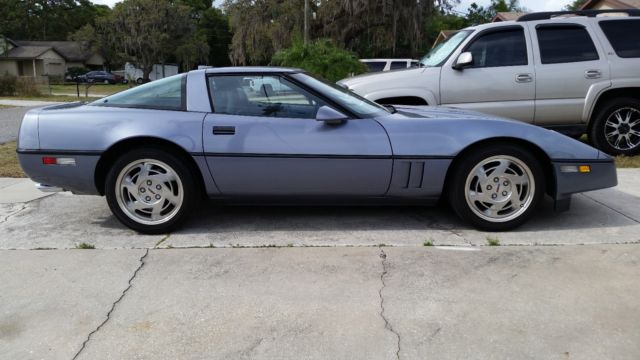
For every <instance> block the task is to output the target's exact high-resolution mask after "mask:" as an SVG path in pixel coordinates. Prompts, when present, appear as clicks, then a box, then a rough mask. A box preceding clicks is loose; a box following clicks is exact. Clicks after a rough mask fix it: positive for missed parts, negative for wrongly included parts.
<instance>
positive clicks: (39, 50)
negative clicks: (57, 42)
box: [3, 46, 57, 60]
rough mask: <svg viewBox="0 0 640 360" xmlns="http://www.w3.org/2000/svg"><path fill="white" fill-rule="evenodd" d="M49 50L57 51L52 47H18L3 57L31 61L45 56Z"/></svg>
mask: <svg viewBox="0 0 640 360" xmlns="http://www.w3.org/2000/svg"><path fill="white" fill-rule="evenodd" d="M49 50H53V51H55V49H53V48H52V47H50V46H18V47H14V48H12V49H11V50H9V51H7V53H6V54H4V55H3V57H4V58H9V59H18V60H31V59H35V58H37V57H38V56H40V55H42V54H44V53H45V52H47V51H49ZM56 52H57V51H56Z"/></svg>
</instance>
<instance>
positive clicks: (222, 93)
mask: <svg viewBox="0 0 640 360" xmlns="http://www.w3.org/2000/svg"><path fill="white" fill-rule="evenodd" d="M208 81H209V96H210V97H211V102H212V103H213V110H214V112H215V113H216V114H228V115H244V116H266V117H284V118H302V119H315V117H316V113H317V112H318V108H320V107H321V106H323V105H325V103H324V102H323V101H322V100H320V99H319V98H317V97H316V96H314V95H312V94H310V93H308V92H307V91H305V90H304V89H302V88H300V87H299V86H297V85H296V84H294V83H292V82H291V81H289V80H287V79H286V78H283V77H281V76H277V75H250V76H245V75H242V76H239V75H220V76H210V77H209V79H208Z"/></svg>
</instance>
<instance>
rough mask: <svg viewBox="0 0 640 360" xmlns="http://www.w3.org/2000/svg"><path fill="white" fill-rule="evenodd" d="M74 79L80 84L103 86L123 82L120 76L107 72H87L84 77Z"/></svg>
mask: <svg viewBox="0 0 640 360" xmlns="http://www.w3.org/2000/svg"><path fill="white" fill-rule="evenodd" d="M76 79H77V80H79V81H80V82H87V83H104V84H119V83H122V82H123V80H124V78H123V77H122V76H120V75H115V74H112V73H110V72H108V71H89V72H88V73H86V74H84V75H80V76H78V77H77V78H76Z"/></svg>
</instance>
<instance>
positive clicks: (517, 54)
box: [465, 28, 528, 68]
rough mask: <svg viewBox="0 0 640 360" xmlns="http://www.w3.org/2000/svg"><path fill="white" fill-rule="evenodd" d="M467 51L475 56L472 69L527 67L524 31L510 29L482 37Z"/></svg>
mask: <svg viewBox="0 0 640 360" xmlns="http://www.w3.org/2000/svg"><path fill="white" fill-rule="evenodd" d="M465 51H468V52H471V53H472V54H473V66H471V67H472V68H483V67H498V66H519V65H527V64H528V60H527V40H526V39H525V37H524V29H522V28H519V29H513V28H512V29H508V30H501V31H496V32H490V33H488V34H484V35H480V36H479V37H478V38H476V39H475V40H473V42H472V43H471V45H469V46H468V47H467V49H466V50H465Z"/></svg>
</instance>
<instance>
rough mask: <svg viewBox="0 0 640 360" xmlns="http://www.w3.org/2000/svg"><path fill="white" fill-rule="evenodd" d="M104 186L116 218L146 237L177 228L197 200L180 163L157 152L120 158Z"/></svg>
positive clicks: (138, 151) (144, 151)
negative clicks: (146, 235)
mask: <svg viewBox="0 0 640 360" xmlns="http://www.w3.org/2000/svg"><path fill="white" fill-rule="evenodd" d="M105 186H106V189H105V190H106V191H105V193H106V197H107V203H108V204H109V208H110V209H111V211H112V212H113V214H114V215H115V216H116V218H118V220H120V222H122V223H123V224H124V225H126V226H128V227H130V228H131V229H133V230H136V231H139V232H141V233H146V234H160V233H166V232H169V231H171V230H173V229H175V228H177V227H178V226H180V225H181V224H182V223H183V222H184V220H186V218H187V217H188V215H189V213H190V212H191V210H192V209H193V208H194V206H195V203H196V201H197V199H198V194H197V189H198V187H197V186H196V184H195V181H194V176H193V174H192V173H191V172H190V170H189V168H188V167H186V166H185V165H184V160H183V159H180V158H178V157H176V156H174V155H172V154H170V153H168V152H166V151H164V150H160V149H152V148H145V149H136V150H132V151H130V152H128V153H126V154H124V155H123V156H121V157H120V158H119V159H118V160H116V162H115V163H114V165H113V166H112V167H111V170H110V171H109V173H108V175H107V179H106V183H105Z"/></svg>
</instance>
